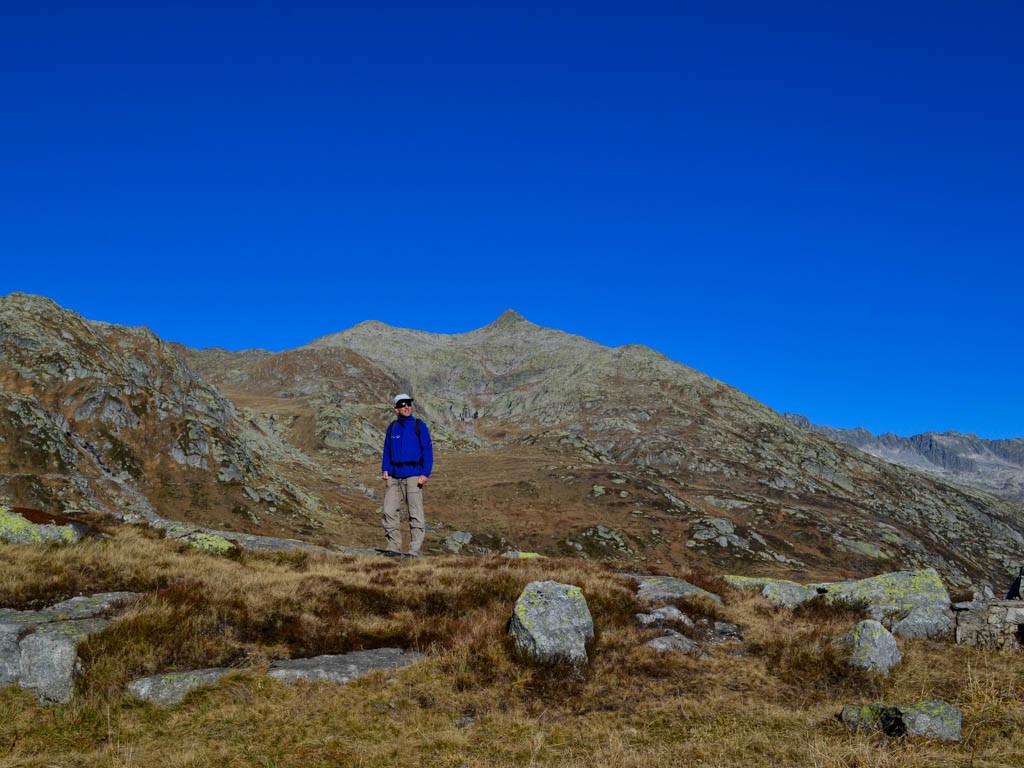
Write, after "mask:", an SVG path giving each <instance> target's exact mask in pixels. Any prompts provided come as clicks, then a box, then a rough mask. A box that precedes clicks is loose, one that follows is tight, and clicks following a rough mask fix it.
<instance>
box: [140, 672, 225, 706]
mask: <svg viewBox="0 0 1024 768" xmlns="http://www.w3.org/2000/svg"><path fill="white" fill-rule="evenodd" d="M235 671H237V670H235ZM228 672H231V669H230V668H229V667H211V668H209V669H194V670H192V671H191V672H168V673H167V674H163V675H149V676H148V677H140V678H139V679H138V680H133V681H132V682H130V683H129V684H128V692H129V693H131V694H132V695H133V696H135V697H136V698H138V699H142V700H143V701H149V702H152V703H153V704H156V705H157V706H160V707H172V706H174V705H175V704H180V703H181V702H182V700H183V699H184V698H185V696H186V695H187V694H188V692H189V691H191V690H193V689H195V688H198V687H200V686H203V685H213V684H214V683H216V682H217V681H219V680H220V679H221V678H222V677H224V675H226V674H227V673H228Z"/></svg>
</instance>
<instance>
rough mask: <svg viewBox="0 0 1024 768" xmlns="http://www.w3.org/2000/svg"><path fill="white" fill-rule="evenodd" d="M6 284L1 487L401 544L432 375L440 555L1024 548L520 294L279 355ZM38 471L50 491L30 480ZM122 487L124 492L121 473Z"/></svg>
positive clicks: (950, 496)
mask: <svg viewBox="0 0 1024 768" xmlns="http://www.w3.org/2000/svg"><path fill="white" fill-rule="evenodd" d="M0 302H2V304H0V323H2V325H0V344H2V345H3V352H4V355H3V365H2V367H0V381H2V383H3V390H4V397H5V398H7V399H8V401H9V402H10V404H11V405H10V406H9V407H4V408H3V409H2V410H0V430H2V433H3V434H4V435H5V436H7V438H8V439H7V440H5V442H4V443H3V446H2V450H4V451H5V452H6V461H7V465H6V468H5V469H4V471H5V473H6V474H4V475H3V478H0V492H2V493H6V494H7V495H8V496H10V497H12V501H14V502H15V503H21V504H25V503H27V502H28V503H29V505H46V504H49V505H51V506H58V507H64V508H66V507H67V506H68V505H69V504H72V503H74V504H79V505H81V506H86V505H85V502H84V501H82V500H81V499H84V498H85V497H88V496H89V494H92V497H94V501H95V502H96V503H94V504H93V505H92V508H96V509H105V510H111V511H115V510H117V508H118V506H119V504H121V503H122V501H123V500H124V499H129V498H136V497H137V498H138V499H141V500H142V501H137V502H136V503H137V504H142V503H143V501H144V502H146V503H148V504H150V505H152V507H153V508H154V509H156V510H157V511H159V512H160V513H161V514H164V515H166V516H170V517H174V518H176V519H185V520H195V521H196V522H202V523H215V524H216V525H217V527H221V528H227V529H235V530H240V531H245V532H252V533H260V532H265V533H275V534H282V533H283V534H285V535H293V536H300V537H302V538H307V539H310V540H314V541H316V542H317V543H323V544H328V545H330V544H345V545H353V546H371V545H380V544H381V534H380V531H379V517H378V515H379V507H380V496H381V490H382V488H381V485H380V482H379V478H378V474H379V450H380V444H381V441H382V435H383V430H384V428H385V426H386V425H387V423H388V421H389V420H390V419H391V418H392V410H391V407H390V398H391V397H392V396H393V395H394V394H395V393H396V392H399V391H410V392H411V393H412V394H413V395H414V396H415V397H416V405H417V415H419V416H420V417H422V418H424V419H426V420H427V421H428V423H429V424H430V426H431V430H432V432H433V434H434V439H435V444H436V445H435V447H436V452H437V457H438V460H437V465H436V469H435V473H434V476H433V477H432V478H431V483H430V485H429V486H428V491H427V517H428V527H429V530H428V539H427V549H428V551H431V550H433V551H440V550H441V544H442V542H443V540H444V539H445V537H446V536H447V535H449V534H450V533H452V532H453V531H455V530H462V531H467V532H469V533H471V534H472V536H473V542H472V546H473V547H476V548H478V549H484V548H486V549H490V550H497V551H500V550H502V549H506V548H518V549H528V550H534V551H538V552H541V553H546V554H567V555H576V556H582V557H591V558H601V559H611V560H619V561H622V562H623V563H629V562H647V563H653V564H657V563H662V564H665V565H681V564H687V565H702V564H703V565H706V566H708V567H713V568H715V569H717V570H723V569H726V570H729V571H732V572H739V573H760V574H776V575H791V576H792V575H795V574H797V573H798V574H799V577H800V578H805V577H807V578H813V579H825V578H840V577H852V576H866V575H873V574H876V573H879V572H882V571H886V570H893V569H896V568H900V567H922V566H929V565H931V566H934V567H936V568H938V569H939V570H940V572H942V573H943V575H944V576H945V577H946V578H947V580H948V581H949V582H950V583H952V584H968V583H971V582H979V583H981V582H984V583H990V584H992V585H993V586H994V587H996V589H997V591H999V590H1000V589H1003V590H1004V589H1005V586H1004V585H1003V584H1002V581H1003V580H1005V579H1006V578H1007V575H1008V574H1012V573H1014V572H1015V570H1016V567H1017V564H1018V563H1019V562H1021V561H1022V560H1024V536H1022V526H1021V519H1022V516H1021V507H1020V505H1019V504H1014V503H1013V502H1010V501H1007V500H1005V499H1000V498H996V497H994V496H991V495H989V494H986V493H983V492H980V491H975V490H972V489H967V488H963V487H959V486H951V485H948V484H946V483H944V482H942V481H941V480H940V479H937V478H933V477H928V476H925V475H921V474H919V473H916V472H912V471H909V470H906V469H903V468H900V467H896V466H893V465H891V464H888V463H886V462H883V461H880V460H878V459H876V458H874V457H871V456H868V455H865V454H863V453H861V452H860V451H857V450H855V449H853V448H851V447H848V446H845V445H842V444H839V443H837V442H835V441H834V440H832V439H830V438H828V437H826V436H823V435H819V434H814V433H812V432H808V431H806V430H804V429H802V428H800V427H798V426H796V425H794V424H792V423H790V422H789V421H787V420H786V419H785V418H783V417H782V416H780V415H779V414H777V413H775V412H774V411H772V410H770V409H768V408H766V407H765V406H763V405H761V404H760V403H758V402H756V401H755V400H753V399H751V398H750V397H748V396H746V395H744V394H743V393H741V392H739V391H737V390H735V389H733V388H732V387H729V386H727V385H725V384H723V383H722V382H718V381H715V380H713V379H711V378H709V377H707V376H704V375H703V374H701V373H699V372H698V371H695V370H693V369H691V368H687V367H686V366H683V365H680V364H678V363H674V362H672V361H670V360H668V359H667V358H665V357H664V356H663V355H661V354H659V353H657V352H654V351H653V350H650V349H646V348H644V347H640V346H626V347H619V348H614V349H611V348H607V347H603V346H601V345H599V344H595V343H594V342H591V341H588V340H586V339H583V338H581V337H578V336H572V335H569V334H566V333H562V332H559V331H555V330H551V329H546V328H541V327H539V326H536V325H534V324H532V323H529V322H528V321H526V320H525V319H523V318H522V317H521V316H519V315H518V314H516V313H514V312H512V311H509V312H506V313H505V314H503V315H502V316H501V317H500V318H498V320H497V321H495V322H494V323H492V324H491V325H488V326H486V327H484V328H480V329H478V330H475V331H471V332H468V333H463V334H454V335H442V334H430V333H425V332H421V331H414V330H407V329H398V328H391V327H388V326H386V325H383V324H381V323H376V322H366V323H362V324H360V325H358V326H355V327H354V328H351V329H349V330H347V331H344V332H342V333H339V334H334V335H331V336H327V337H324V338H322V339H318V340H316V341H314V342H312V343H310V344H308V345H306V346H305V347H302V348H300V349H296V350H290V351H285V352H280V353H270V352H266V351H259V350H250V351H245V352H227V351H225V350H202V351H197V350H190V349H187V348H185V347H181V346H180V345H170V344H165V343H163V342H160V341H159V340H158V339H156V338H155V337H153V336H152V334H149V333H148V332H146V331H142V330H139V329H122V328H116V327H113V326H106V327H103V326H101V325H100V324H95V323H90V322H89V321H85V320H82V319H81V318H78V317H77V316H76V315H73V313H67V312H63V311H62V310H60V309H59V308H57V307H56V305H53V304H52V302H49V301H48V300H44V299H36V298H32V297H24V296H18V295H13V296H9V297H6V298H4V299H2V300H0ZM44 320H45V322H44ZM61 340H63V341H61ZM61 344H64V345H65V346H66V347H67V348H66V349H64V351H63V352H61V354H60V355H59V359H58V360H57V361H56V362H54V360H52V359H51V355H50V353H49V352H48V350H50V349H60V348H62V347H61ZM94 361H107V362H105V363H103V364H102V365H100V364H99V363H96V362H94ZM139 361H142V362H143V363H144V365H145V371H143V370H142V368H140V366H139ZM76 366H77V367H76ZM69 377H70V378H69ZM72 389H74V393H73V392H72V391H71V390H72ZM75 393H77V394H75ZM90 393H91V394H90ZM98 393H108V394H109V397H108V396H107V395H106V394H104V395H102V396H101V394H98ZM84 402H89V403H94V405H93V406H91V407H90V408H86V409H84V410H83V409H82V407H81V404H82V403H84ZM158 403H163V405H158ZM15 405H16V406H17V407H14V406H15ZM133 407H134V408H135V410H132V409H133ZM19 408H21V409H22V410H23V411H25V413H27V414H29V415H27V416H19V415H18V414H19V413H21V411H19ZM136 411H138V412H137V413H136ZM127 413H131V414H133V415H134V416H135V417H136V418H137V419H138V422H137V423H136V421H135V420H133V419H131V418H129V417H128V416H127V415H126V414H127ZM103 414H108V415H107V416H103ZM118 414H120V416H118ZM30 418H34V419H36V420H37V421H38V422H39V424H41V425H48V426H46V427H45V429H42V431H43V433H44V437H42V438H40V441H41V443H42V445H43V446H45V450H43V451H42V453H44V454H45V455H47V456H49V457H50V458H49V459H48V461H49V463H46V462H43V463H38V462H37V463H36V464H32V463H31V462H28V463H26V460H25V459H24V458H23V457H21V453H24V451H22V450H21V449H20V448H18V446H19V442H18V440H17V439H15V438H14V435H15V434H16V433H18V432H19V430H23V425H21V422H24V421H25V419H30ZM18 419H21V422H19V421H18ZM65 422H66V423H65ZM120 445H123V446H126V448H128V449H130V455H131V456H133V457H135V458H134V461H135V465H134V466H135V469H133V470H132V471H129V468H128V467H126V466H125V461H127V459H124V458H123V456H122V454H123V455H125V456H127V455H129V454H128V453H127V452H125V451H122V450H121V449H120V448H118V446H120ZM19 451H21V453H19ZM62 451H63V453H62ZM97 454H98V455H100V456H101V457H102V458H103V462H104V463H105V467H98V466H97V465H98V462H97V460H96V459H95V456H96V455H97ZM65 455H66V456H65ZM54 456H65V458H66V461H65V464H67V462H68V461H70V459H71V457H72V456H74V457H75V458H74V462H72V463H73V464H74V466H70V467H69V466H63V465H57V464H55V463H54V462H55V461H56V459H55V458H53V457H54ZM117 456H122V460H121V462H120V464H118V463H117V462H116V461H115V459H116V458H117ZM19 457H21V458H19ZM90 457H93V458H90ZM19 462H20V463H19ZM76 462H77V463H76ZM133 472H134V474H133ZM125 473H127V476H125ZM63 475H67V476H69V477H71V478H73V481H74V482H73V483H71V484H68V483H63V484H61V483H60V482H59V478H60V477H62V476H63ZM112 475H114V476H116V477H117V478H118V479H117V480H112V479H111V476H112ZM26 478H28V479H26ZM29 480H31V481H32V482H34V483H36V484H37V485H41V486H42V487H43V488H45V489H48V491H47V492H46V493H43V492H42V491H40V492H38V493H35V492H34V493H32V494H30V493H28V492H27V491H26V488H27V487H28V485H27V484H31V483H29ZM111 483H113V485H114V487H115V490H117V489H120V494H118V493H107V492H104V493H100V489H102V488H107V487H108V486H110V484H111ZM79 486H81V487H83V488H85V489H86V490H87V491H88V493H86V492H85V491H83V492H82V493H79V494H77V496H76V494H74V493H70V492H68V491H67V488H69V487H79ZM60 489H64V490H60ZM194 489H198V490H194ZM129 491H131V492H130V493H129ZM132 494H135V496H133V495H132ZM197 495H198V496H197ZM79 497H81V499H80V498H79ZM53 511H60V510H59V509H55V510H53Z"/></svg>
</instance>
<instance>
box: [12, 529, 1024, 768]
mask: <svg viewBox="0 0 1024 768" xmlns="http://www.w3.org/2000/svg"><path fill="white" fill-rule="evenodd" d="M110 533H111V534H112V535H111V537H110V538H108V539H90V540H87V541H85V542H83V543H82V544H80V545H78V546H75V547H65V548H58V547H46V546H35V545H32V546H21V545H19V546H15V545H5V544H0V558H2V560H3V563H4V567H3V568H2V569H0V606H3V607H11V608H22V609H25V608H38V607H41V606H43V605H47V604H52V603H54V602H57V601H59V600H62V599H66V598H68V597H71V596H74V595H76V594H80V593H84V594H88V593H94V592H100V591H113V590H136V591H140V592H143V593H144V594H145V596H144V597H143V598H142V600H141V601H140V602H139V603H137V604H135V605H134V606H133V607H131V608H130V609H128V610H127V611H126V612H125V613H124V614H123V618H122V619H121V620H120V621H116V622H114V623H113V624H111V625H110V626H109V627H108V628H107V629H106V630H104V631H103V632H101V633H99V634H97V635H94V636H92V637H91V638H90V639H89V640H88V641H87V642H86V643H85V645H83V646H82V648H81V649H80V652H81V656H82V659H83V668H82V670H81V674H80V675H79V678H78V681H77V693H76V697H75V699H74V701H73V703H72V704H70V705H67V706H57V707H51V706H40V705H38V704H36V701H35V698H34V696H33V695H32V694H31V693H30V692H27V691H21V690H18V689H16V688H7V689H3V690H0V764H2V765H4V766H10V767H11V768H14V767H15V766H18V767H22V766H24V767H28V766H33V767H35V766H39V767H41V766H54V765H61V766H89V767H90V768H91V767H93V766H97V767H98V766H304V767H305V766H396V765H423V766H446V767H450V768H459V767H461V766H467V768H476V767H478V766H499V765H501V766H504V765H516V766H586V767H587V768H611V767H612V766H614V767H615V768H624V767H625V768H631V767H633V766H635V767H636V768H639V767H640V766H644V767H645V768H647V767H648V766H652V765H660V766H673V765H686V766H708V767H710V766H737V767H739V766H743V768H749V766H752V765H753V766H757V765H781V766H815V767H826V766H828V767H836V768H838V767H839V766H844V767H852V766H878V767H879V768H882V767H884V768H909V767H910V766H915V767H916V766H966V765H972V766H978V767H979V768H980V767H981V766H1011V765H1020V764H1021V763H1020V760H1021V758H1020V743H1021V737H1022V735H1024V653H1021V652H1019V651H1018V652H1004V653H998V654H993V653H983V652H979V651H975V650H970V649H967V648H961V647H956V646H952V645H949V644H945V643H935V642H929V641H909V640H900V645H901V649H902V651H903V654H904V662H903V664H902V665H900V666H899V667H897V669H896V670H895V671H894V672H893V673H892V674H891V675H890V676H888V677H884V678H883V677H877V676H873V675H869V674H867V673H864V672H859V671H853V670H852V669H850V668H848V667H846V666H845V665H844V664H843V663H842V662H841V661H840V659H839V658H838V657H837V656H836V654H835V652H834V651H833V649H832V647H831V644H830V639H831V638H832V637H833V636H835V635H838V634H841V633H842V632H844V631H845V630H846V629H848V628H849V627H850V626H851V625H852V624H853V622H854V621H856V620H857V618H858V617H857V616H856V615H854V614H851V613H849V612H847V611H840V610H837V609H824V608H817V609H815V608H810V609H801V610H798V611H796V612H792V611H786V610H780V609H774V608H771V607H770V606H768V605H767V604H766V603H764V602H763V601H762V600H761V599H760V598H758V597H756V596H753V595H750V594H746V593H740V592H736V591H734V590H732V589H731V588H729V587H728V586H726V585H725V584H724V583H723V582H721V581H719V580H718V579H716V578H713V577H712V576H710V575H709V574H703V573H673V574H672V575H677V576H682V577H684V578H688V579H690V580H692V581H694V582H695V583H698V584H700V585H701V586H704V587H705V588H708V589H711V590H712V591H715V592H717V593H718V594H720V595H722V597H723V598H724V604H723V605H721V606H717V605H714V606H713V605H711V604H710V603H708V604H697V605H694V604H692V603H691V604H682V603H681V604H679V605H680V607H681V608H683V609H684V610H685V611H686V612H687V613H689V614H690V615H691V617H693V618H698V617H701V616H704V617H710V618H720V619H722V620H725V621H729V622H733V623H736V624H738V625H740V626H741V627H742V630H743V634H744V641H743V642H742V643H739V644H737V643H733V644H723V645H720V646H716V647H713V648H712V649H710V651H709V656H708V657H707V658H702V659H698V658H694V657H692V656H687V655H683V654H679V653H669V654H659V653H657V652H655V651H653V650H651V649H648V648H645V647H644V645H643V643H644V642H645V641H646V640H647V639H650V638H652V637H654V636H656V634H657V632H656V631H655V630H650V629H645V628H642V627H641V626H640V625H639V624H638V623H637V621H636V619H635V617H634V615H635V614H636V613H637V612H639V611H641V610H642V606H641V605H639V604H638V603H637V602H636V598H635V591H634V584H633V582H632V581H631V580H630V579H629V578H628V577H627V576H624V575H621V574H617V573H615V572H614V571H613V570H611V569H610V568H609V567H606V566H604V565H602V564H599V563H593V562H584V561H580V560H568V559H567V560H559V559H544V560H522V561H516V560H509V559H504V558H500V557H494V556H488V557H480V558H473V557H454V556H453V557H438V558H423V559H420V560H396V559H387V558H345V557H324V556H319V555H307V554H299V555H296V554H289V555H252V554H243V555H241V556H240V557H238V558H237V559H224V558H217V557H213V556H209V555H205V554H202V553H199V552H195V551H191V550H188V551H187V550H184V549H182V548H179V547H178V546H177V545H175V544H174V543H172V542H170V541H167V540H164V539H161V538H158V537H157V536H156V535H155V534H153V533H151V532H149V531H146V530H142V529H137V528H133V527H130V526H118V527H116V528H113V529H111V530H110ZM543 579H555V580H558V581H563V582H569V583H573V584H577V585H579V586H580V587H581V588H582V589H583V592H584V594H585V596H586V598H587V601H588V603H589V607H590V610H591V613H592V614H593V617H594V621H595V625H596V627H597V637H596V639H595V641H594V643H593V645H592V647H591V648H590V659H591V663H590V665H589V666H588V667H586V668H584V669H582V670H576V669H573V668H538V667H535V666H531V665H529V664H525V663H523V662H521V661H518V660H517V659H516V658H515V656H514V654H513V653H512V650H511V647H510V645H509V644H508V641H507V639H506V623H507V621H508V619H509V617H510V615H511V611H512V606H513V604H514V602H515V599H516V597H517V596H518V595H519V593H520V592H521V590H522V588H523V587H524V586H525V585H526V584H527V583H528V582H530V581H533V580H543ZM382 646H403V647H406V648H410V649H415V650H418V651H422V652H425V653H427V654H428V659H427V660H426V661H424V662H421V663H419V664H416V665H414V666H412V667H409V668H406V669H403V670H400V671H398V672H396V673H393V674H388V673H383V672H379V673H373V674H371V675H370V676H368V677H365V678H362V679H360V680H358V681H356V682H354V683H351V684H348V685H335V684H297V685H289V684H285V683H280V682H277V681H274V680H271V679H269V678H267V677H265V676H264V675H262V674H260V672H261V670H265V669H266V666H267V664H268V663H269V661H270V660H271V659H273V658H282V657H302V656H312V655H316V654H321V653H341V652H345V651H351V650H359V649H364V648H375V647H382ZM212 666H234V667H237V669H238V672H237V674H232V675H230V676H229V677H227V678H225V680H223V681H222V682H221V683H219V684H218V685H216V686H214V687H211V688H207V689H202V690H199V691H196V692H193V693H192V694H190V695H189V697H188V698H186V700H185V702H184V703H183V704H181V705H180V706H178V707H176V708H172V709H159V708H157V707H154V706H152V705H149V704H143V703H139V702H137V701H134V700H132V699H131V698H130V697H128V696H127V695H126V694H125V686H126V684H127V683H128V681H129V680H131V679H133V678H135V677H140V676H143V675H148V674H154V673H158V672H165V671H171V670H185V669H193V668H199V667H212ZM932 698H934V699H942V700H945V701H947V702H950V703H952V704H956V705H958V706H959V707H961V708H962V710H963V713H964V740H963V742H961V743H959V744H956V745H944V744H939V743H937V742H926V741H920V740H890V739H888V738H885V737H880V736H873V735H869V734H862V733H851V732H849V731H848V730H847V729H846V728H845V726H843V725H842V724H841V723H840V722H838V721H837V719H836V717H835V716H836V714H837V713H838V712H839V711H840V710H841V708H842V706H843V705H844V704H847V703H860V702H869V701H885V702H887V703H893V704H907V703H912V702H915V701H919V700H922V699H932Z"/></svg>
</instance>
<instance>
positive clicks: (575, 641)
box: [508, 581, 594, 665]
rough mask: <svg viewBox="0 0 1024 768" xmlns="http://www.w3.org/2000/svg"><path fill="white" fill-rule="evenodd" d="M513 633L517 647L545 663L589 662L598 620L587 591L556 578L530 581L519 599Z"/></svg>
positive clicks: (514, 615)
mask: <svg viewBox="0 0 1024 768" xmlns="http://www.w3.org/2000/svg"><path fill="white" fill-rule="evenodd" d="M508 631H509V635H510V636H511V638H512V641H513V643H514V645H515V647H516V649H517V650H518V651H519V652H520V653H521V654H522V655H523V656H524V657H526V658H528V659H531V660H533V661H536V662H538V663H541V664H556V663H560V662H568V663H570V664H577V665H579V664H585V663H586V662H587V660H588V659H587V648H586V645H587V643H588V642H589V641H590V640H592V639H593V638H594V620H593V619H592V618H591V615H590V608H589V607H588V606H587V599H586V598H585V597H584V596H583V591H582V590H581V589H580V588H579V587H576V586H573V585H570V584H560V583H558V582H556V581H534V582H530V583H529V584H527V585H526V588H525V589H524V590H523V593H522V594H521V595H520V596H519V599H518V600H517V601H516V605H515V609H514V611H513V614H512V620H511V622H509V630H508Z"/></svg>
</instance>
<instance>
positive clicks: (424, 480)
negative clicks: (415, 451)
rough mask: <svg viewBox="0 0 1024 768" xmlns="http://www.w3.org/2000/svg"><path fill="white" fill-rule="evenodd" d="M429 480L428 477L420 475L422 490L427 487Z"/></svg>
mask: <svg viewBox="0 0 1024 768" xmlns="http://www.w3.org/2000/svg"><path fill="white" fill-rule="evenodd" d="M427 480H428V478H427V476H426V475H420V487H421V488H422V487H423V486H424V485H426V484H427Z"/></svg>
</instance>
